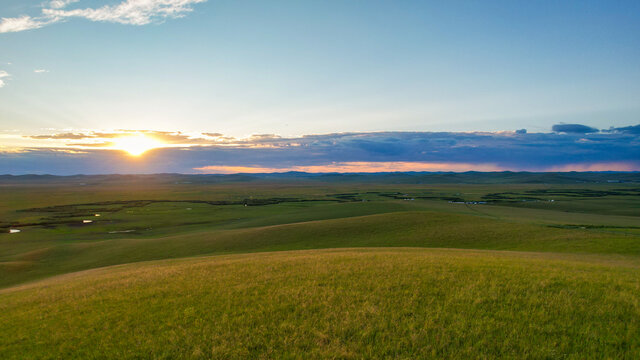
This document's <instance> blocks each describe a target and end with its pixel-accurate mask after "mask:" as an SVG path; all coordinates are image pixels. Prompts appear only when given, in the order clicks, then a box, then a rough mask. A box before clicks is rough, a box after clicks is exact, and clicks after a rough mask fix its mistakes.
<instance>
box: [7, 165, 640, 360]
mask: <svg viewBox="0 0 640 360" xmlns="http://www.w3.org/2000/svg"><path fill="white" fill-rule="evenodd" d="M609 175H611V176H613V175H616V174H601V173H598V174H587V175H583V174H551V175H549V176H547V174H519V173H518V174H516V173H499V174H484V175H482V174H481V175H477V176H476V174H460V175H455V176H454V175H451V174H378V175H362V174H353V175H348V176H346V177H347V178H343V179H341V176H338V175H317V176H316V175H314V176H308V175H305V174H276V175H256V176H253V175H252V176H244V175H243V176H230V177H215V176H213V177H209V176H184V175H174V174H166V175H158V176H98V177H95V176H76V177H65V178H60V177H39V176H27V177H0V359H23V358H34V359H35V358H38V359H39V358H65V359H68V358H71V359H73V358H77V359H85V358H138V359H139V358H160V359H162V358H166V359H174V358H219V359H229V358H237V359H244V358H285V359H286V358H399V359H415V358H460V359H467V358H518V359H520V358H531V359H541V358H544V359H555V358H561V359H589V358H629V359H635V358H638V357H639V356H640V340H638V339H640V330H639V329H640V305H639V304H640V295H639V294H640V280H639V279H640V276H639V275H640V189H639V188H638V187H637V183H633V182H631V181H633V179H634V176H637V174H624V176H626V178H625V179H626V180H624V181H625V183H618V182H614V183H609V182H605V183H603V182H602V181H603V179H606V178H607V177H608V176H609ZM617 175H620V174H617ZM439 177H440V178H442V181H451V182H454V181H458V182H465V181H467V180H469V181H470V180H473V179H475V181H476V183H474V184H459V183H443V184H437V185H424V184H421V182H422V181H423V180H424V181H427V180H429V181H436V180H437V179H438V178H439ZM620 177H621V178H622V177H623V176H622V175H620ZM427 178H428V179H427ZM485 181H494V182H495V183H490V184H484V183H483V182H485ZM519 181H530V182H533V183H529V184H520V183H518V182H519ZM545 181H555V183H553V184H547V183H544V182H545ZM577 181H582V182H581V183H577ZM626 181H630V182H626ZM502 182H505V183H509V184H498V183H502ZM86 220H89V221H86ZM16 229H18V230H20V232H16V231H15V230H16ZM11 230H13V231H11ZM214 255H215V256H214Z"/></svg>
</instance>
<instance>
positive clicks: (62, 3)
mask: <svg viewBox="0 0 640 360" xmlns="http://www.w3.org/2000/svg"><path fill="white" fill-rule="evenodd" d="M78 1H80V0H52V1H50V2H49V8H51V9H62V8H64V7H66V6H67V5H69V4H73V3H77V2H78Z"/></svg>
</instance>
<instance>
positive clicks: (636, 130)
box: [602, 125, 640, 135]
mask: <svg viewBox="0 0 640 360" xmlns="http://www.w3.org/2000/svg"><path fill="white" fill-rule="evenodd" d="M602 131H603V132H615V133H623V134H635V135H640V125H634V126H625V127H618V128H616V127H611V128H609V130H602Z"/></svg>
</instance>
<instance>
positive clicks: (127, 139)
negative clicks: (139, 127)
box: [112, 134, 165, 156]
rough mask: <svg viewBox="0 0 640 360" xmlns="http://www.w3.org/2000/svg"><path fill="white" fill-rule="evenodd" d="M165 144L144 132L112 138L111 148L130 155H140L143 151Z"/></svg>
mask: <svg viewBox="0 0 640 360" xmlns="http://www.w3.org/2000/svg"><path fill="white" fill-rule="evenodd" d="M163 145H165V144H164V143H163V142H161V141H158V140H156V139H154V138H150V137H148V136H145V135H144V134H136V135H129V136H123V137H120V138H116V139H114V140H113V146H112V149H117V150H123V151H126V152H127V153H128V154H129V155H131V156H140V155H142V154H144V153H145V152H147V151H149V150H151V149H155V148H159V147H162V146H163Z"/></svg>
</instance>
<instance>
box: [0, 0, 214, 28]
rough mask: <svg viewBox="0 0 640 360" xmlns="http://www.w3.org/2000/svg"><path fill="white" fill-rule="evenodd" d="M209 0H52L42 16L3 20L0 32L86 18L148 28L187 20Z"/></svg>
mask: <svg viewBox="0 0 640 360" xmlns="http://www.w3.org/2000/svg"><path fill="white" fill-rule="evenodd" d="M206 1H207V0H126V1H123V2H121V3H119V4H115V5H104V6H102V7H99V8H79V9H67V6H68V5H70V4H73V3H77V2H79V0H52V1H50V2H49V3H48V4H47V6H45V7H44V8H43V9H42V14H41V16H38V17H32V16H29V15H22V16H19V17H14V18H2V19H0V33H9V32H20V31H25V30H32V29H39V28H41V27H44V26H46V25H50V24H53V23H58V22H63V21H66V20H68V19H70V18H83V19H87V20H90V21H97V22H111V23H119V24H127V25H146V24H150V23H153V22H161V21H163V20H165V19H175V18H181V17H184V16H185V15H186V14H187V13H189V12H191V11H193V5H194V4H198V3H203V2H206Z"/></svg>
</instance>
